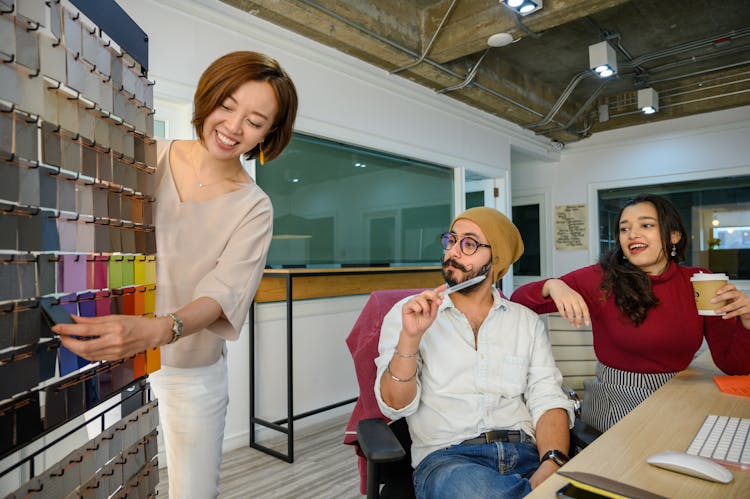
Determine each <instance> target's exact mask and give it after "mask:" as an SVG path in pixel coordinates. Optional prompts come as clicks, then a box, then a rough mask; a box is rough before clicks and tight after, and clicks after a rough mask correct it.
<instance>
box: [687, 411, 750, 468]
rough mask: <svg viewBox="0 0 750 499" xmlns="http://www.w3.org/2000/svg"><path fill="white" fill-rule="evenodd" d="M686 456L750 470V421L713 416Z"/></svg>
mask: <svg viewBox="0 0 750 499" xmlns="http://www.w3.org/2000/svg"><path fill="white" fill-rule="evenodd" d="M686 452H687V453H688V454H693V455H695V456H702V457H707V458H709V459H713V460H715V461H719V462H721V463H723V464H730V465H734V466H740V467H741V468H745V469H750V418H739V417H731V416H719V415H716V414H709V415H708V416H706V419H705V420H704V421H703V424H702V425H701V427H700V429H698V432H697V433H696V434H695V437H693V440H692V441H691V442H690V445H689V446H688V449H687V451H686Z"/></svg>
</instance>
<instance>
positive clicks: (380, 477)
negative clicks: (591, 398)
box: [344, 289, 599, 499]
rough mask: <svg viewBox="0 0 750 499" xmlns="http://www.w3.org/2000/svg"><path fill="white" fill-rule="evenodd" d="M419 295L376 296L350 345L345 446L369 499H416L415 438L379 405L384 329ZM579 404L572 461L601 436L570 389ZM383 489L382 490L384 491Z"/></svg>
mask: <svg viewBox="0 0 750 499" xmlns="http://www.w3.org/2000/svg"><path fill="white" fill-rule="evenodd" d="M420 291H422V290H420V289H409V290H387V291H374V292H373V293H372V294H371V295H370V299H369V300H368V301H367V303H366V304H365V306H364V308H363V309H362V312H361V313H360V316H359V318H358V319H357V322H356V323H355V324H354V327H353V328H352V330H351V332H350V333H349V336H348V337H347V339H346V343H347V346H348V347H349V351H350V352H351V354H352V358H353V360H354V366H355V370H356V373H357V382H358V384H359V398H358V399H357V403H356V404H355V407H354V410H353V411H352V415H351V417H350V419H349V423H348V425H347V428H346V432H345V438H344V443H345V444H350V445H354V446H355V450H356V453H357V455H358V467H359V472H360V492H361V493H362V494H366V495H367V498H368V499H378V498H380V499H411V498H413V497H415V496H414V486H413V482H412V472H413V469H412V467H411V452H410V449H411V437H410V436H409V427H408V425H407V423H406V420H405V419H399V420H396V421H389V420H388V419H387V418H386V417H385V416H383V414H382V413H381V412H380V409H379V407H378V404H377V401H376V400H375V393H374V383H375V376H376V374H377V369H376V367H375V358H376V357H377V356H378V339H379V337H380V327H381V325H382V323H383V317H384V316H385V314H386V313H388V311H389V310H390V309H391V308H392V307H393V305H395V304H396V303H397V302H398V301H400V300H401V299H402V298H405V297H407V296H410V295H413V294H417V293H419V292H420ZM564 390H565V392H566V393H567V394H568V396H569V397H571V398H572V399H573V400H574V401H576V421H575V426H574V427H573V429H571V442H570V449H571V451H570V455H571V456H573V455H575V454H576V453H577V452H580V450H582V449H583V448H584V447H586V446H587V445H588V444H590V443H591V442H592V441H593V440H594V439H595V438H596V437H597V436H598V435H599V433H598V432H597V431H596V430H594V429H593V428H591V427H589V426H587V425H585V423H583V422H582V421H581V420H580V418H579V417H578V416H579V415H580V407H581V405H580V403H581V399H580V397H579V396H578V394H577V393H576V392H575V391H574V390H572V389H570V388H567V387H564ZM381 485H382V488H381Z"/></svg>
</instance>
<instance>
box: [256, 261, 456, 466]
mask: <svg viewBox="0 0 750 499" xmlns="http://www.w3.org/2000/svg"><path fill="white" fill-rule="evenodd" d="M442 283H443V278H442V273H441V267H440V266H439V265H435V266H428V267H350V268H329V269H321V268H310V269H269V270H266V271H264V272H263V279H262V280H261V282H260V286H259V287H258V292H257V293H256V294H255V301H253V303H252V304H250V321H249V326H250V331H249V332H250V339H249V342H250V366H249V368H250V380H249V381H250V383H249V385H250V447H253V448H255V449H258V450H260V451H262V452H265V453H266V454H270V455H272V456H274V457H277V458H279V459H282V460H284V461H287V462H289V463H291V462H294V421H295V420H297V419H301V418H304V417H307V416H312V415H313V414H318V413H320V412H323V411H327V410H330V409H334V408H336V407H339V406H342V405H345V404H349V403H351V402H354V401H356V400H357V399H356V397H355V398H353V399H349V400H343V401H341V402H337V403H334V404H331V405H327V406H325V407H319V408H317V409H313V410H311V411H307V412H305V413H302V414H294V406H293V402H294V390H293V386H292V366H293V362H292V338H293V323H294V321H293V309H292V305H293V303H294V300H301V299H311V298H330V297H334V296H348V295H361V294H369V293H371V292H372V291H375V290H378V289H411V288H425V287H429V286H434V287H437V286H439V285H440V284H442ZM275 301H284V302H285V303H286V376H287V378H286V384H287V390H286V400H287V417H286V418H284V419H279V420H277V421H268V420H265V419H263V418H259V417H257V416H256V415H255V414H256V410H255V409H256V408H255V304H256V303H268V302H275ZM257 425H261V426H265V427H266V428H270V429H272V430H275V431H278V432H280V433H284V434H286V435H287V453H286V454H284V453H282V452H278V451H276V450H274V449H271V448H269V447H267V446H265V445H263V444H261V443H259V442H258V441H256V439H255V428H256V426H257ZM284 425H286V426H284Z"/></svg>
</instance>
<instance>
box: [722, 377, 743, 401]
mask: <svg viewBox="0 0 750 499" xmlns="http://www.w3.org/2000/svg"><path fill="white" fill-rule="evenodd" d="M714 383H716V386H718V387H719V390H721V391H722V392H724V393H730V394H732V395H742V396H743V397H750V376H714Z"/></svg>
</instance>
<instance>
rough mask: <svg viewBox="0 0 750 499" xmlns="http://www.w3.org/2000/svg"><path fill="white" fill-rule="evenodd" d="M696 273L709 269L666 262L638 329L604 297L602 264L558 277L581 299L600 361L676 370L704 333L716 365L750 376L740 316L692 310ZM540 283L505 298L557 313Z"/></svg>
mask: <svg viewBox="0 0 750 499" xmlns="http://www.w3.org/2000/svg"><path fill="white" fill-rule="evenodd" d="M699 271H701V272H710V271H708V270H706V269H701V268H699V267H684V266H681V265H676V264H674V263H670V266H669V268H668V269H667V271H666V272H664V273H663V274H662V275H660V276H652V277H651V286H652V287H653V290H654V295H655V296H656V298H657V299H658V300H659V304H658V305H656V306H655V307H654V308H652V309H651V310H649V311H648V315H647V316H646V319H645V320H644V321H643V323H642V324H641V325H640V326H638V327H636V326H635V325H634V324H633V323H632V322H631V321H630V320H628V319H626V318H625V317H624V316H623V315H622V314H621V313H620V311H619V309H618V308H617V306H616V305H615V300H614V297H613V296H608V297H606V296H605V295H604V293H603V292H602V290H601V288H600V283H601V281H602V276H603V271H602V268H601V266H599V265H592V266H589V267H584V268H582V269H579V270H575V271H573V272H571V273H569V274H566V275H564V276H562V277H561V278H560V279H562V280H563V281H564V282H565V283H566V284H567V285H568V286H570V287H571V288H573V289H575V290H576V291H578V292H579V293H580V294H581V295H582V296H583V298H584V300H586V304H587V305H588V307H589V312H590V313H591V326H592V330H593V335H594V351H595V352H596V356H597V358H598V359H599V361H600V362H601V363H603V364H605V365H607V366H610V367H614V368H616V369H620V370H623V371H630V372H639V373H664V372H674V371H681V370H683V369H685V368H686V367H687V366H688V364H690V362H691V361H692V360H693V356H694V354H695V352H696V351H697V350H698V348H699V347H700V346H701V343H702V340H703V337H704V336H705V338H706V340H707V342H708V346H709V348H710V350H711V356H712V358H713V360H714V363H715V364H716V366H717V367H719V369H721V370H722V371H724V372H725V373H727V374H749V373H750V330H747V329H745V328H744V327H743V325H742V322H741V321H740V320H739V318H735V319H729V320H723V319H722V318H721V317H707V316H701V315H698V313H697V311H696V308H695V299H694V297H693V288H692V285H691V284H690V277H691V276H692V275H693V274H694V273H696V272H699ZM543 286H544V281H543V280H542V281H537V282H533V283H530V284H527V285H525V286H521V287H520V288H518V289H517V290H516V291H515V292H514V293H513V295H512V296H511V298H510V299H511V300H512V301H515V302H517V303H520V304H522V305H526V306H527V307H529V308H531V309H532V310H534V311H535V312H537V313H539V314H543V313H550V312H556V311H557V307H555V303H554V302H553V301H552V299H550V298H542V287H543Z"/></svg>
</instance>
